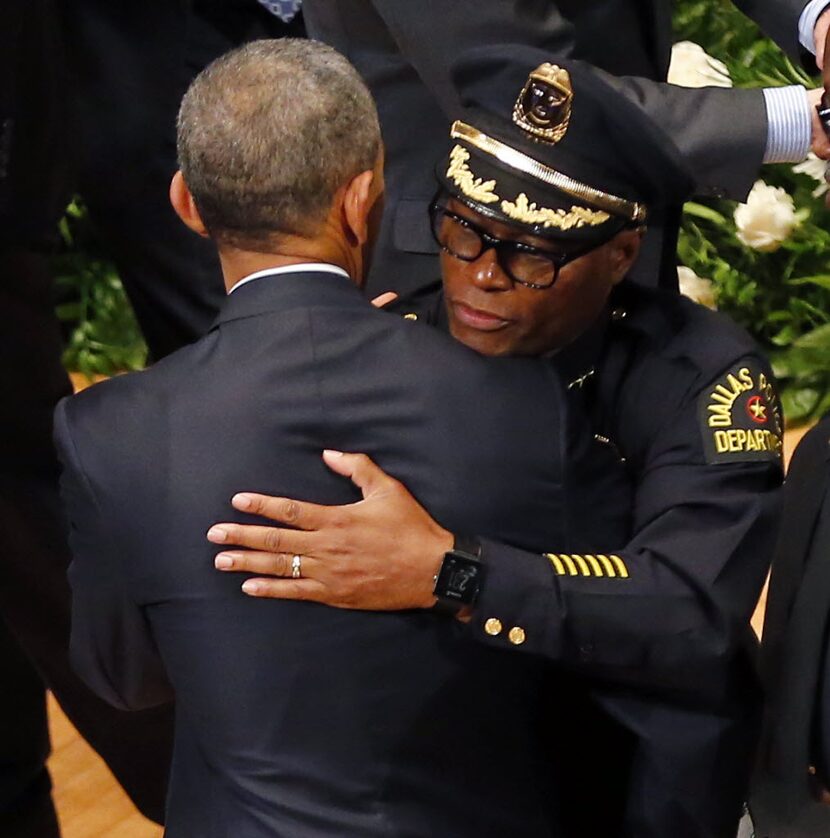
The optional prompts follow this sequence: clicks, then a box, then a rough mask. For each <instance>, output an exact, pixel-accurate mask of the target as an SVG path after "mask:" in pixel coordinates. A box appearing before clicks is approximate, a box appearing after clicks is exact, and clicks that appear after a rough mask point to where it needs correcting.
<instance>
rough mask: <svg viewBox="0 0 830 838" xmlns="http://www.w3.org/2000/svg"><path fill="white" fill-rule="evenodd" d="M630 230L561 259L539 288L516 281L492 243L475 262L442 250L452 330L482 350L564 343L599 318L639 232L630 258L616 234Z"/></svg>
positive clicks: (537, 349) (532, 349)
mask: <svg viewBox="0 0 830 838" xmlns="http://www.w3.org/2000/svg"><path fill="white" fill-rule="evenodd" d="M447 209H448V210H450V211H451V212H453V213H455V214H457V215H459V216H461V217H462V218H465V219H468V220H469V221H471V222H473V223H474V224H475V225H476V226H477V227H480V228H481V229H483V230H484V231H485V232H486V233H489V234H490V235H492V236H495V237H497V238H499V239H508V240H514V241H520V242H523V243H525V244H530V245H533V246H535V247H540V248H544V249H545V250H547V251H550V252H554V253H555V252H557V245H556V243H555V242H552V241H551V240H549V239H544V238H540V237H538V236H530V235H527V234H525V233H524V232H522V230H521V229H520V228H517V227H514V226H512V225H509V224H505V223H503V222H499V221H494V220H492V219H489V218H487V217H486V216H483V215H480V214H478V213H476V212H474V211H473V210H471V209H470V208H469V207H467V206H466V205H464V204H462V203H461V202H459V201H455V200H450V201H449V202H448V204H447ZM632 232H633V231H626V232H625V233H621V234H618V236H615V237H614V238H613V239H611V241H609V242H606V243H605V244H603V245H601V246H600V247H598V248H596V249H595V250H592V251H590V252H589V253H587V254H586V255H584V256H580V257H579V258H578V259H575V260H574V261H573V262H569V263H568V264H566V265H564V266H563V267H562V268H561V270H560V271H559V275H558V277H557V279H556V281H555V282H554V284H553V285H552V286H551V287H549V288H542V289H538V288H529V287H527V286H526V285H521V284H520V283H518V282H514V281H513V280H512V279H511V278H510V277H509V276H508V275H507V274H506V273H505V272H504V270H503V269H502V268H501V266H500V265H499V263H498V261H497V259H496V251H495V249H494V248H492V247H491V248H490V249H489V250H485V251H484V252H483V253H482V254H481V255H480V256H479V257H478V258H477V259H476V260H475V261H472V262H465V261H463V260H461V259H458V258H457V257H454V256H452V255H450V254H449V253H447V252H446V251H442V253H441V273H442V276H443V280H444V295H445V304H446V307H447V313H448V315H449V324H450V331H451V332H452V335H453V337H454V338H455V339H456V340H459V341H461V342H462V343H464V344H466V345H467V346H469V347H470V348H471V349H474V350H476V351H477V352H480V353H482V354H483V355H540V354H542V353H544V352H550V351H552V350H557V349H561V348H562V347H563V346H566V345H567V344H569V343H570V342H571V341H572V340H574V339H575V338H577V337H579V335H581V334H582V333H583V332H584V331H585V330H586V329H587V328H588V327H589V326H590V325H591V324H592V323H593V322H594V321H595V320H596V319H597V317H598V316H599V314H600V312H601V311H602V310H603V308H604V306H605V303H606V301H607V299H608V295H609V293H610V292H611V289H612V288H613V287H614V285H615V284H616V283H617V282H619V281H620V279H622V278H623V276H624V275H625V273H626V272H627V269H628V267H629V266H630V263H631V262H633V260H634V257H635V256H636V250H637V249H638V246H639V236H637V246H635V247H634V253H633V255H631V256H630V258H628V256H625V257H623V256H622V255H621V254H620V253H619V252H616V251H615V248H617V247H618V244H617V242H618V239H620V238H621V237H625V236H629V237H630V235H631V233H632ZM629 241H630V239H629ZM621 258H622V259H623V260H624V261H625V264H622V263H621Z"/></svg>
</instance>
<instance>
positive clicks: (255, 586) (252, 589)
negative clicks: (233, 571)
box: [242, 579, 261, 595]
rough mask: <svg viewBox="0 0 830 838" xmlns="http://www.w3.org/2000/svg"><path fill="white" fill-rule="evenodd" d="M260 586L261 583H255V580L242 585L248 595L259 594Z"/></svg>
mask: <svg viewBox="0 0 830 838" xmlns="http://www.w3.org/2000/svg"><path fill="white" fill-rule="evenodd" d="M260 588H261V586H260V584H259V582H256V581H254V580H253V579H249V580H248V581H247V582H243V583H242V590H243V592H244V593H246V594H252V595H255V594H258V593H259V591H260Z"/></svg>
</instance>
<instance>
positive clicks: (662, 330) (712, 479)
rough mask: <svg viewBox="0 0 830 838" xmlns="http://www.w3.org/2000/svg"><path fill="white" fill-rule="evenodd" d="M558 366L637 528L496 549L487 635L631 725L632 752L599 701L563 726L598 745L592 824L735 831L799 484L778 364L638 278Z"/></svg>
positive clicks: (426, 310) (485, 602)
mask: <svg viewBox="0 0 830 838" xmlns="http://www.w3.org/2000/svg"><path fill="white" fill-rule="evenodd" d="M408 303H409V301H404V302H402V303H401V304H400V305H399V308H401V310H407V309H408V310H411V311H413V312H414V313H416V314H417V313H419V312H420V314H421V315H422V316H423V318H425V319H427V320H430V321H432V322H437V323H439V324H440V323H441V322H442V321H443V322H445V314H444V312H443V307H442V305H441V304H440V302H438V303H436V301H435V298H434V296H433V297H432V298H431V297H430V295H429V294H428V293H425V294H424V295H422V296H421V297H420V298H419V299H417V300H415V301H414V304H410V305H408ZM551 363H553V364H555V365H556V366H557V367H558V368H559V369H560V371H561V372H562V373H563V374H564V376H565V378H566V380H568V381H570V382H571V384H572V387H573V390H575V391H577V392H579V393H581V395H582V397H583V398H584V400H585V408H586V410H587V411H588V413H589V415H590V416H591V417H592V422H593V428H594V431H595V433H596V436H597V441H598V444H600V445H604V446H606V447H608V448H609V449H611V450H613V451H615V452H616V454H617V456H618V457H619V459H620V460H621V461H624V464H625V467H626V469H627V470H628V472H629V474H630V476H631V479H632V481H633V484H634V502H633V507H632V513H633V514H632V521H631V533H630V536H629V538H628V539H627V541H626V543H625V544H620V545H618V546H616V547H615V546H613V545H610V544H608V543H607V542H605V541H603V540H602V538H590V537H589V539H588V540H587V545H586V547H585V548H584V549H583V550H582V551H577V552H575V551H568V550H553V551H549V552H548V555H547V556H545V557H542V556H539V555H538V554H534V553H532V552H527V551H521V550H516V549H513V548H510V547H507V546H504V545H500V544H498V543H497V542H495V541H493V540H488V539H485V541H484V549H483V558H484V560H485V562H486V563H487V580H486V584H485V586H484V588H483V590H482V592H481V595H480V597H479V600H478V602H477V605H476V609H475V614H474V616H473V619H472V621H471V622H470V624H469V626H468V628H467V631H468V634H469V636H471V637H472V638H474V639H476V640H478V641H479V642H480V643H482V644H484V645H486V646H489V647H492V648H497V649H502V650H504V651H505V652H507V653H513V656H516V655H517V654H522V653H523V654H530V655H533V656H538V657H541V658H545V659H547V660H549V661H554V662H556V663H557V664H562V665H564V666H565V667H566V668H567V669H568V670H571V671H572V672H575V673H580V674H582V675H585V676H588V677H589V678H590V679H591V681H592V683H593V685H594V688H593V689H592V690H590V692H591V696H590V700H592V701H593V702H594V703H595V704H597V705H599V706H601V707H602V708H603V712H604V714H607V715H608V716H610V717H611V718H613V719H614V720H616V722H617V723H618V724H619V725H620V726H621V727H622V729H624V730H625V731H627V733H625V734H624V733H621V732H618V733H617V734H616V740H615V741H617V746H618V747H616V748H615V746H614V745H612V744H609V743H610V740H609V739H608V738H607V736H608V733H607V732H605V733H604V737H605V738H598V737H593V736H592V735H591V731H592V725H593V724H595V722H594V721H592V720H591V717H590V714H589V715H587V716H582V715H580V713H581V712H582V711H580V710H579V709H575V710H574V711H573V715H572V716H570V717H568V716H567V715H564V716H560V717H559V718H558V720H557V724H556V725H554V730H553V737H552V740H551V741H552V743H553V746H554V747H555V743H556V741H557V740H556V736H557V730H558V731H559V733H560V734H565V733H566V731H567V730H569V729H571V728H572V727H573V726H576V727H578V728H580V734H579V735H580V736H582V737H583V749H584V750H588V751H590V753H591V759H590V760H589V761H588V762H589V765H588V766H587V767H586V770H590V772H591V773H590V774H588V776H587V777H585V778H584V780H583V782H584V784H585V785H586V786H587V788H588V792H587V793H585V792H584V790H583V795H584V802H585V804H586V806H585V809H584V812H583V822H582V823H583V827H584V826H585V823H586V821H585V820H584V818H592V817H599V820H600V821H601V822H602V823H603V824H604V826H603V827H599V826H597V827H596V828H595V829H596V832H595V834H623V835H626V836H632V838H644V837H645V836H655V838H657V836H662V838H666V836H669V835H670V836H672V838H675V836H724V837H725V836H730V838H733V837H734V835H735V830H736V826H737V820H738V815H739V810H740V805H741V801H742V799H743V796H744V795H745V794H746V786H747V782H748V774H749V770H750V764H751V761H752V755H753V752H754V748H755V742H756V737H757V731H758V721H759V697H760V695H759V687H758V679H757V677H756V673H755V667H754V656H755V654H756V641H755V637H754V635H753V633H752V630H751V628H750V626H749V620H750V617H751V615H752V612H753V609H754V607H755V605H756V603H757V601H758V596H759V594H760V591H761V587H762V585H763V582H764V579H765V576H766V572H767V568H768V566H769V562H770V558H771V553H772V543H773V539H774V534H775V529H776V525H777V517H778V515H777V512H778V503H779V484H780V481H781V447H780V446H781V420H780V412H779V406H778V401H777V397H776V395H775V391H774V389H773V385H772V376H771V373H770V370H769V367H768V365H767V363H766V361H765V360H764V359H763V358H762V357H761V355H760V354H759V351H758V349H757V347H756V345H755V344H754V343H753V342H752V340H751V339H750V338H749V337H748V335H746V334H745V333H744V332H743V331H742V330H741V329H739V328H738V327H737V326H735V325H734V324H733V323H732V322H731V321H730V320H728V318H726V317H724V316H722V315H720V314H717V313H714V312H710V311H709V310H707V309H705V308H703V307H702V306H699V305H696V304H694V303H692V302H690V301H689V300H686V299H685V298H682V297H678V296H677V295H674V294H670V293H666V292H659V291H653V290H649V289H644V288H641V287H638V286H637V285H635V284H633V283H630V282H624V283H622V284H621V285H620V286H619V287H618V288H617V289H615V291H614V293H613V295H612V299H611V306H610V307H609V310H608V312H607V313H606V315H605V317H604V319H603V321H602V322H600V323H598V324H597V325H596V327H595V328H594V329H593V330H592V332H591V333H589V334H586V335H585V336H584V337H583V338H581V339H580V340H579V341H578V342H577V343H576V344H574V345H573V346H572V347H569V348H568V349H566V350H564V351H563V352H561V353H559V355H557V356H554V358H552V359H551ZM606 502H608V503H614V502H615V499H614V498H608V499H606ZM595 511H596V510H595V509H587V510H582V511H581V514H582V515H585V516H590V515H591V514H593V513H594V512H595ZM514 626H515V627H520V628H521V630H522V643H521V644H516V643H515V642H513V640H514V637H511V633H510V631H509V629H510V627H514ZM514 636H515V634H514ZM560 673H561V670H560ZM559 677H560V674H557V676H556V677H554V678H553V679H552V680H553V685H554V686H553V689H554V690H555V689H556V688H557V685H558V684H559V683H560V681H559V680H558V678H559ZM587 700H588V699H587V698H586V701H587ZM583 710H584V708H583ZM597 724H599V723H598V722H597ZM591 762H593V767H591V765H590V763H591ZM608 763H610V764H611V765H612V766H617V767H618V769H619V771H618V772H615V771H613V770H608V768H607V764H608ZM598 766H602V769H600V768H599V767H598ZM600 774H605V776H606V778H607V780H606V781H607V787H603V786H602V783H603V782H604V781H603V780H602V778H601V777H600ZM623 777H627V778H628V780H627V785H626V784H625V782H624V781H623V780H622V779H621V778H623ZM573 779H574V777H572V778H571V780H573ZM623 787H624V788H623ZM600 789H603V790H602V791H600ZM620 794H623V795H624V796H625V799H624V800H619V799H618V798H619V796H620ZM596 799H606V800H607V802H608V805H606V806H605V807H601V808H603V810H604V811H602V812H599V813H598V812H597V809H598V808H600V807H597V806H596V805H595V804H591V801H592V800H596ZM616 804H618V805H619V806H620V807H622V808H623V811H622V812H620V811H619V810H617V811H614V805H616ZM617 817H621V818H622V821H623V824H624V826H623V827H620V826H619V825H618V824H617V826H616V827H615V826H613V824H614V818H617ZM603 818H607V820H603ZM602 829H605V830H608V829H610V830H612V831H611V832H602V831H601V830H602ZM584 834H594V833H591V832H590V831H589V830H587V829H586V831H585V833H584Z"/></svg>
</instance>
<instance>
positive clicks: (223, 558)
mask: <svg viewBox="0 0 830 838" xmlns="http://www.w3.org/2000/svg"><path fill="white" fill-rule="evenodd" d="M236 558H238V554H237V553H220V554H219V555H218V556H217V557H216V558H215V559H214V560H213V564H214V567H216V569H217V570H230V568H232V567H233V562H234V559H236Z"/></svg>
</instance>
